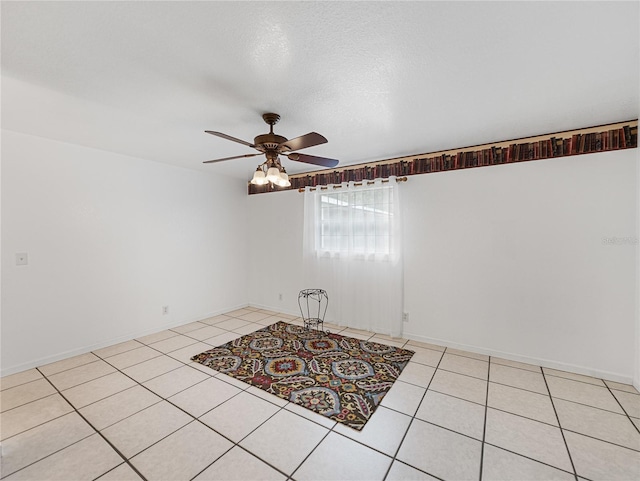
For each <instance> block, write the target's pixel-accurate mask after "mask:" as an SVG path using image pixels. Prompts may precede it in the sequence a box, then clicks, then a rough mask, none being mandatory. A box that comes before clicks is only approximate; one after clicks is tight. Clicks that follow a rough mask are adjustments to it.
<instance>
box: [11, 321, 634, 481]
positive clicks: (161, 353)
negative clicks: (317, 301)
mask: <svg viewBox="0 0 640 481" xmlns="http://www.w3.org/2000/svg"><path fill="white" fill-rule="evenodd" d="M243 321H246V320H243ZM220 322H224V321H220ZM246 322H252V321H246ZM285 322H290V320H285ZM202 324H204V327H206V326H215V325H209V324H206V323H202ZM258 324H259V323H258ZM262 327H267V326H262ZM219 329H223V330H225V331H227V333H232V334H237V335H239V336H240V337H241V336H242V335H243V334H239V333H236V332H234V331H229V330H226V329H224V328H219ZM161 332H162V331H161ZM171 332H175V333H176V335H182V336H184V337H188V338H190V339H195V338H192V337H190V336H188V333H186V334H182V333H178V332H176V331H171ZM221 335H222V334H221ZM214 337H215V336H214ZM372 337H373V336H372ZM370 339H371V338H369V339H368V340H370ZM195 340H196V341H198V342H202V343H205V341H203V340H199V339H195ZM384 341H385V340H380V341H378V340H376V341H374V342H380V343H384ZM136 342H138V343H140V346H139V347H134V348H132V349H130V350H129V351H132V350H134V349H139V348H140V347H142V346H147V347H151V346H150V345H149V344H144V343H142V342H140V341H137V340H136ZM156 342H161V341H156ZM408 342H409V341H408V340H406V341H405V343H404V344H403V347H402V348H410V347H421V346H411V345H408V347H406V346H407V344H408ZM193 344H196V343H195V342H194V343H193ZM193 344H189V345H188V346H184V347H189V346H191V345H193ZM213 347H215V346H213ZM151 348H152V349H154V350H156V351H157V352H160V355H164V356H167V357H169V358H171V359H174V360H177V361H178V362H180V363H182V364H183V365H184V366H188V365H189V364H190V363H185V362H184V361H182V360H180V359H176V358H173V357H171V356H170V353H164V352H161V351H159V350H157V349H155V348H153V347H151ZM180 349H183V348H179V349H176V350H174V351H177V350H180ZM424 349H429V348H424ZM432 350H433V351H435V352H441V353H442V355H441V356H440V361H441V360H442V358H443V357H444V354H445V352H446V348H445V351H437V350H434V349H432ZM129 351H124V352H122V353H118V354H124V353H126V352H129ZM174 351H171V352H174ZM92 354H94V355H95V353H93V352H92ZM118 354H115V355H113V356H117V355H118ZM450 354H452V355H456V356H459V357H465V358H468V359H474V360H478V359H476V358H473V357H467V356H460V355H458V354H455V353H450ZM113 356H109V357H113ZM96 357H97V359H96V360H94V361H90V362H88V363H86V364H81V365H80V366H74V367H73V368H69V369H67V370H64V371H60V372H57V373H54V374H52V376H54V375H55V374H59V373H62V372H66V371H68V370H71V369H75V368H78V367H82V366H86V365H88V364H91V363H93V362H97V361H98V360H103V361H105V362H107V363H108V364H110V363H109V362H108V361H106V359H108V358H100V357H99V356H97V355H96ZM157 357H159V356H157ZM157 357H156V358H157ZM156 358H152V359H147V360H145V361H141V363H142V362H146V361H151V360H153V359H156ZM480 361H482V360H480ZM490 361H491V358H489V362H490ZM137 364H140V363H136V364H134V365H137ZM417 364H421V363H417ZM495 364H499V363H495ZM110 365H111V364H110ZM134 365H132V366H134ZM439 365H440V362H439V363H438V366H439ZM112 366H113V365H112ZM132 366H127V368H128V367H132ZM426 366H428V365H426ZM438 366H436V368H435V371H434V374H433V375H432V377H431V379H430V381H429V385H430V384H431V381H432V380H433V377H434V376H435V374H436V372H437V370H438ZM113 367H114V368H115V366H113ZM428 367H432V366H428ZM504 367H510V368H512V369H521V370H525V371H530V370H528V369H522V368H519V367H515V366H508V365H506V366H504ZM36 369H38V368H36ZM115 369H116V371H117V372H121V373H122V374H124V375H125V376H127V377H129V378H131V377H130V376H128V375H127V374H125V373H124V372H122V371H121V370H120V369H119V368H115ZM125 369H126V368H125ZM176 369H179V368H176ZM539 369H541V367H540V368H539ZM443 371H445V369H443ZM38 372H39V373H40V374H41V375H42V372H41V371H39V369H38ZM168 372H171V371H168ZM450 372H454V373H456V374H460V375H465V376H467V377H471V378H475V377H474V376H468V375H466V374H463V373H458V372H455V371H450ZM530 372H533V371H530ZM109 374H113V373H109ZM109 374H107V375H109ZM163 374H166V373H163ZM218 374H220V373H219V372H218V373H217V374H215V375H214V376H209V378H212V377H217V376H218ZM107 375H105V376H107ZM161 375H162V374H160V375H158V376H161ZM549 375H550V376H552V377H556V378H562V379H566V380H569V381H574V382H581V383H583V384H589V385H592V386H596V387H603V386H599V385H595V384H592V383H586V382H584V381H579V380H575V379H570V378H563V377H562V376H555V375H553V374H549ZM158 376H155V377H158ZM101 377H104V376H99V377H98V378H95V379H99V378H101ZM43 378H44V379H47V381H48V382H49V383H50V384H52V382H51V381H50V380H49V378H48V377H47V376H43ZM543 378H544V373H543ZM95 379H92V380H95ZM131 379H132V380H133V381H134V382H135V383H136V385H140V386H143V385H142V383H139V382H138V381H136V380H135V379H133V378H131ZM151 379H153V378H151ZM475 379H479V378H475ZM38 380H40V379H35V380H33V381H28V382H27V383H22V384H19V385H17V386H13V387H19V386H21V385H25V384H28V383H30V382H34V381H38ZM92 380H89V381H86V382H85V383H88V382H91V381H92ZM205 380H206V379H205ZM205 380H203V381H199V382H198V383H196V384H194V385H197V384H199V383H201V382H204V381H205ZM219 380H220V381H222V382H226V381H224V380H223V379H221V378H220V379H219ZM147 381H148V380H147ZM145 382H146V381H145ZM403 382H404V381H403ZM489 382H492V381H489ZM85 383H81V384H79V385H82V384H85ZM227 384H230V385H232V386H234V387H237V386H235V385H233V384H231V383H227ZM407 384H410V385H414V384H412V383H407ZM79 385H77V386H79ZM545 385H546V387H547V391H549V387H548V384H547V382H546V378H545ZM507 386H509V385H507ZM53 387H54V389H56V391H57V392H58V393H59V394H60V395H61V396H62V397H63V399H65V401H67V402H68V400H67V399H66V398H65V397H64V395H62V393H61V392H60V391H59V390H58V388H57V387H55V385H54V386H53ZM73 387H76V386H72V387H71V388H68V389H72V388H73ZM132 387H134V386H132ZM132 387H131V388H132ZM143 387H144V388H145V389H147V390H149V391H150V392H152V393H153V394H154V395H157V394H156V393H155V392H153V391H151V390H150V389H149V388H147V387H146V386H143ZM190 387H193V385H192V386H189V387H187V388H185V389H184V390H186V389H189V388H190ZM419 387H421V388H422V386H419ZM509 387H512V388H515V389H521V388H518V387H516V386H509ZM604 387H607V389H608V390H609V391H610V393H611V394H612V395H614V394H613V392H611V388H610V387H609V386H608V385H607V384H606V383H605V386H604ZM488 388H489V385H488V383H487V397H488ZM8 389H13V388H8ZM8 389H7V390H8ZM129 389H130V388H129ZM428 389H429V388H428V387H427V389H426V390H425V393H424V394H423V396H422V399H421V401H420V403H419V404H418V407H419V406H420V404H421V403H422V402H423V401H424V397H425V396H426V393H427V392H428ZM184 390H182V391H184ZM523 390H524V389H523ZM124 391H126V389H125V390H124ZM182 391H179V392H182ZM244 391H246V389H245V390H244ZM525 391H528V390H525ZM616 391H617V390H616ZM120 392H123V391H119V393H120ZM240 392H243V390H241V391H240ZM240 392H238V393H237V394H235V395H234V396H232V397H235V396H237V395H238V394H240ZM528 392H529V391H528ZM530 392H533V393H535V391H530ZM621 392H624V391H621ZM54 394H55V393H54ZM115 394H118V393H114V394H113V395H115ZM176 394H178V393H176ZM249 394H252V395H254V394H253V393H249ZM443 394H445V395H448V394H446V393H443ZM536 394H540V393H536ZM631 394H634V393H631ZM52 395H53V394H52ZM113 395H111V396H113ZM174 395H175V394H174ZM541 395H542V394H541ZM111 396H107V398H108V397H111ZM254 396H255V395H254ZM46 397H49V396H45V397H44V398H46ZM159 397H160V399H161V400H165V401H167V402H168V403H170V404H172V405H174V404H173V403H172V402H171V401H168V399H166V398H163V397H162V396H159ZM256 397H258V398H259V396H256ZM453 397H455V396H453ZM549 397H551V395H550V392H549ZM614 397H615V395H614ZM40 399H43V398H40ZM103 399H106V398H103ZM35 401H37V400H34V401H31V402H35ZM99 401H100V400H99ZM99 401H96V402H99ZM265 401H266V400H265ZM467 401H468V400H467ZM568 401H569V402H574V401H570V400H568ZM616 401H617V402H618V404H620V401H619V400H618V399H617V398H616ZM224 402H226V401H224ZM266 402H268V401H266ZM468 402H472V401H468ZM26 404H29V403H25V404H23V405H21V406H24V405H26ZM69 404H71V403H69ZM91 404H93V403H91ZM221 404H222V403H221ZM552 404H553V401H552ZM576 404H581V403H576ZM71 406H72V407H73V405H71ZM174 406H175V407H176V408H178V409H180V410H182V411H183V412H185V413H186V414H188V415H189V416H191V417H192V418H193V419H194V420H196V421H199V422H200V423H201V424H204V423H202V421H200V420H199V419H198V418H196V417H195V416H193V415H191V414H189V413H187V412H186V411H184V410H183V409H181V408H180V407H179V406H176V405H174ZM286 406H287V404H285V406H282V407H280V409H278V411H276V412H275V413H274V414H273V415H272V416H275V415H276V414H277V413H278V412H280V411H281V410H283V409H285V407H286ZM585 406H589V405H585ZM620 406H621V407H622V405H621V404H620ZM17 407H19V406H17ZM85 407H86V406H85ZM216 407H218V406H216ZM385 407H386V406H385ZM589 407H592V408H595V409H600V408H597V407H595V406H589ZM386 408H387V409H390V410H393V409H392V408H388V407H386ZM73 409H74V411H76V412H77V413H78V414H79V415H80V416H81V417H82V418H83V419H84V420H85V421H86V419H85V418H84V416H82V415H81V414H80V413H79V412H78V410H77V409H75V407H73ZM145 409H146V408H145ZM213 409H215V407H214V408H212V409H211V410H213ZM487 409H488V406H487V404H486V403H485V430H486V412H487ZM622 409H623V412H624V414H625V415H626V417H627V418H629V420H630V422H632V424H633V425H634V427H636V429H638V428H637V426H635V424H634V423H633V421H632V420H631V419H630V416H629V415H628V413H627V412H626V410H625V409H624V408H622ZM211 410H209V411H208V412H210V411H211ZM285 410H286V409H285ZM287 411H288V412H291V413H292V414H296V415H298V416H300V417H302V418H303V419H306V420H308V421H311V422H315V421H312V420H310V419H308V418H305V416H302V415H300V414H298V413H295V412H292V411H289V410H287ZM393 411H395V410H393ZM604 411H607V410H604ZM396 412H400V411H396ZM505 412H508V411H505ZM554 412H555V405H554ZM607 412H611V411H607ZM400 413H401V412H400ZM416 413H417V409H416ZM67 414H70V413H67ZM401 414H403V415H406V413H401ZM511 414H514V413H511ZM555 414H556V418H557V417H558V415H557V412H555ZM615 414H619V413H615ZM65 415H66V414H65ZM619 415H620V414H619ZM63 416H64V415H63ZM518 416H519V415H518ZM522 417H525V418H526V416H522ZM55 419H57V418H55ZM268 419H270V418H268ZM268 419H267V420H265V421H264V422H263V423H262V424H260V425H258V426H257V427H256V428H255V429H254V430H253V431H251V433H252V432H254V431H255V430H256V429H258V428H259V427H261V426H262V425H264V423H266V422H267V421H268ZM414 419H416V416H415V413H414V415H413V416H412V417H411V421H410V423H409V425H408V427H407V431H406V432H405V434H404V436H403V438H402V440H401V441H400V445H399V447H398V449H397V450H396V456H397V454H398V452H399V450H400V447H401V445H402V443H403V442H404V439H405V437H406V435H407V433H408V430H409V428H410V427H411V423H412V422H413V420H414ZM527 419H531V418H527ZM50 421H51V420H49V421H47V422H50ZM534 421H537V420H534ZM86 422H87V423H88V421H86ZM425 422H427V423H428V421H425ZM537 422H541V421H537ZM558 422H559V419H558ZM42 424H46V423H42ZM42 424H40V425H42ZM88 424H89V425H90V426H91V427H92V428H93V429H94V430H95V431H96V432H98V433H99V431H98V430H96V429H95V427H94V426H93V425H91V424H90V423H88ZM188 424H190V423H187V425H188ZM316 424H319V423H316ZM429 424H434V423H429ZM40 425H39V426H40ZM434 425H435V424H434ZM185 426H186V425H185ZM205 426H206V425H205ZM336 426H337V424H334V425H333V427H332V428H330V429H329V432H328V433H327V434H326V435H325V436H324V437H323V438H322V440H321V441H320V442H319V443H318V445H316V447H315V448H314V449H313V450H312V451H311V452H310V453H309V455H308V456H310V455H311V454H312V453H313V451H314V450H315V449H316V448H317V447H318V446H319V444H320V443H322V441H323V440H324V439H325V438H326V436H328V435H329V434H330V433H331V432H336V434H339V435H342V436H344V437H346V438H347V439H349V440H350V441H354V442H356V443H358V444H361V445H363V446H366V447H368V448H370V449H374V450H375V451H376V452H380V453H381V454H385V453H382V452H381V451H378V450H377V449H375V448H371V447H370V446H368V445H366V444H364V443H361V442H359V441H357V440H354V439H352V438H349V437H348V436H345V435H343V434H341V433H339V432H337V431H334V428H335V427H336ZM436 426H437V425H436ZM35 427H37V426H34V428H35ZM183 427H184V426H183ZM206 427H207V428H208V429H212V428H210V427H209V426H206ZM323 427H324V426H323ZM325 428H326V427H325ZM30 429H33V428H30ZM180 429H181V428H180ZM444 429H446V428H444ZM212 430H213V431H214V432H216V433H217V431H216V430H215V429H212ZM560 430H561V432H562V428H561V427H560ZM27 431H28V430H27ZM450 431H452V432H455V431H453V430H450ZM568 431H570V430H568ZM23 432H25V431H23ZM251 433H249V434H251ZM18 434H20V433H18ZM172 434H173V433H172ZM219 434H220V433H219ZM249 434H248V435H247V436H249ZM458 434H461V433H458ZM221 435H222V434H221ZM168 436H170V435H168ZM168 436H165V438H166V437H168ZM222 436H223V437H225V438H226V436H224V435H222ZM247 436H245V438H246V437H247ZM585 436H586V435H585ZM12 437H13V436H12ZM588 437H591V436H588ZM165 438H162V439H165ZM245 438H243V439H245ZM83 439H84V438H83ZM226 439H228V438H226ZM472 439H475V438H472ZM563 439H564V434H563ZM593 439H598V438H593ZM600 441H604V440H600ZM158 442H159V441H158ZM231 442H232V443H233V441H231ZM604 442H607V441H604ZM484 443H485V442H484V432H483V448H482V449H484ZM72 444H75V443H72ZM109 444H110V443H109ZM154 444H155V443H154ZM233 444H234V446H236V445H237V446H238V447H240V448H241V449H243V450H244V451H246V452H248V453H249V454H251V455H252V456H255V457H256V458H258V459H261V458H260V457H258V456H256V455H255V454H253V453H251V452H250V451H248V450H247V449H246V448H244V447H243V446H240V445H239V442H238V443H233ZM487 444H490V443H487ZM610 444H614V445H616V446H619V445H617V444H615V443H610ZM490 445H491V444H490ZM565 446H566V447H567V451H568V445H567V443H566V439H565ZM67 447H68V446H67ZM621 447H624V446H621ZM498 448H499V449H503V450H505V451H508V450H507V449H504V448H500V447H498ZM63 449H65V448H63ZM145 449H148V448H145ZM230 449H232V448H230ZM116 451H117V450H116ZM143 451H144V450H143ZM117 452H118V451H117ZM141 452H142V451H141ZM227 452H228V450H227V451H225V453H223V454H222V455H221V456H220V457H218V458H217V459H216V460H215V461H214V463H215V462H216V461H217V460H219V459H220V458H221V457H222V456H224V455H225V454H226V453H227ZM568 452H569V451H568ZM118 454H120V453H119V452H118ZM138 454H140V453H138ZM515 454H517V455H519V454H518V453H515ZM385 455H386V454H385ZM121 456H122V454H121ZM136 456H137V454H136ZM308 456H307V458H308ZM387 456H388V455H387ZM519 456H522V455H519ZM523 457H525V458H526V457H527V456H523ZM569 457H570V459H571V455H570V453H569ZM307 458H305V460H303V462H302V463H304V462H306V459H307ZM529 459H532V458H529ZM261 460H262V459H261ZM126 461H127V460H126V458H125V462H126ZM394 461H396V457H395V456H394V457H393V458H392V462H391V465H390V466H389V468H388V469H387V473H386V475H385V478H386V477H387V476H388V474H389V471H390V469H391V466H392V465H393V462H394ZM397 461H398V462H400V463H402V464H405V465H408V464H407V463H405V462H403V461H400V460H397ZM534 461H536V462H538V463H541V462H540V461H538V460H534ZM36 462H37V461H36ZM263 462H264V461H263ZM571 462H572V467H573V468H574V473H573V474H574V475H576V476H577V473H575V466H574V465H573V461H572V460H571ZM302 463H301V464H300V466H301V465H302ZM32 464H33V463H32ZM127 464H129V463H128V462H127ZM211 464H213V463H211ZM265 464H267V465H268V466H271V465H270V464H269V463H266V462H265ZM542 464H546V463H542ZM118 466H121V465H118ZM118 466H116V467H118ZM300 466H298V467H297V468H296V470H294V472H296V471H297V470H298V469H299V468H300ZM408 466H410V465H408ZM116 467H114V468H112V469H115V468H116ZM271 467H273V466H271ZM412 467H413V466H412ZM273 468H274V469H276V470H277V471H278V472H280V473H282V474H284V473H283V472H282V471H280V470H279V469H277V468H275V467H273ZM21 469H22V468H21ZM205 469H208V468H205ZM414 469H417V468H415V467H414ZM556 469H558V468H556ZM110 471H111V470H110ZM203 471H204V470H203ZM419 471H422V470H419ZM136 472H137V471H136ZM422 472H424V471H422ZM104 474H105V473H103V474H102V475H104ZM199 474H200V473H199ZM199 474H198V475H199ZM427 474H428V473H427ZM481 474H482V457H481ZM102 475H101V476H102ZM196 476H197V475H196ZM292 476H293V474H291V475H290V476H287V477H288V478H291V477H292Z"/></svg>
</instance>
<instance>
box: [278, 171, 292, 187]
mask: <svg viewBox="0 0 640 481" xmlns="http://www.w3.org/2000/svg"><path fill="white" fill-rule="evenodd" d="M277 184H278V185H279V186H280V187H291V182H290V181H289V175H288V174H287V171H286V170H284V167H283V168H282V171H280V179H279V181H278V182H277Z"/></svg>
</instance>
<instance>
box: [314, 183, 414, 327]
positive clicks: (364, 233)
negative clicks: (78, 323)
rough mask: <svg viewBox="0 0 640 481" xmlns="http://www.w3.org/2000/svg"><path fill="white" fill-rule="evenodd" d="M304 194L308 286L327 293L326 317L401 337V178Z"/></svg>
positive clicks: (329, 319) (347, 324)
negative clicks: (399, 187) (398, 180)
mask: <svg viewBox="0 0 640 481" xmlns="http://www.w3.org/2000/svg"><path fill="white" fill-rule="evenodd" d="M304 195H305V198H304V235H303V242H304V248H303V252H304V265H303V269H304V279H305V286H304V288H319V289H324V290H326V291H327V293H328V295H329V307H328V310H327V315H326V318H325V320H326V321H328V322H332V323H335V324H338V325H341V326H348V327H353V328H356V329H364V330H368V331H374V332H378V333H382V334H387V335H391V336H395V337H399V336H400V335H401V334H402V305H403V263H402V223H401V215H400V212H401V211H400V195H399V189H398V185H397V183H396V181H395V178H394V177H392V178H391V179H389V182H385V183H382V182H381V181H380V180H378V181H376V182H375V183H374V184H372V185H367V186H359V187H355V186H353V183H350V184H346V183H345V184H342V187H341V188H340V189H334V188H333V187H332V186H329V188H328V189H326V190H321V189H320V188H318V189H316V190H314V191H310V189H309V188H308V187H307V189H306V191H305V194H304Z"/></svg>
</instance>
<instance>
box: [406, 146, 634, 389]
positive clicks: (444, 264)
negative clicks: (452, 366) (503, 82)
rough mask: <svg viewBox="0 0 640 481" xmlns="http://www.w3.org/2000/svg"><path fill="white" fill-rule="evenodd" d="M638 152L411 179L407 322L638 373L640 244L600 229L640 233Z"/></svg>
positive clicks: (479, 346)
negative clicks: (639, 259)
mask: <svg viewBox="0 0 640 481" xmlns="http://www.w3.org/2000/svg"><path fill="white" fill-rule="evenodd" d="M636 158H637V150H636V149H634V150H627V151H619V152H610V153H601V154H592V155H583V156H577V157H567V158H562V159H554V160H546V161H537V162H528V163H521V164H516V165H507V166H496V167H490V168H484V169H482V168H481V169H472V170H466V171H459V172H447V173H441V174H434V175H425V176H420V177H418V178H415V181H414V179H413V178H412V179H411V181H410V182H408V183H407V185H406V189H405V191H404V192H405V193H406V196H405V200H406V201H407V202H406V203H405V207H406V209H407V210H406V213H407V216H406V218H407V220H408V222H407V223H406V225H405V232H406V238H407V243H406V245H405V246H406V248H405V259H406V265H405V289H406V291H405V309H406V310H407V311H408V312H409V314H410V319H411V321H410V323H409V324H408V325H407V326H406V331H405V332H406V333H407V334H408V335H412V336H415V337H423V338H425V339H430V340H434V341H436V342H438V341H442V342H444V343H448V344H451V345H458V346H460V347H463V348H464V347H470V348H474V349H475V350H480V351H485V352H487V353H492V354H497V355H501V354H502V355H504V354H506V355H510V357H512V358H514V357H516V358H519V359H521V360H525V361H526V360H530V361H537V362H541V363H543V364H546V365H552V366H553V365H556V366H557V367H561V368H565V369H572V370H580V371H581V372H584V373H587V374H595V375H600V376H607V377H609V378H611V377H616V376H622V377H624V380H626V381H627V382H629V381H631V378H632V376H633V365H634V350H635V346H634V320H633V319H634V311H635V286H636V280H635V266H634V264H635V246H633V245H630V244H625V245H610V244H605V243H603V239H605V238H612V237H618V238H620V237H631V236H634V235H635V231H636V212H635V210H636V209H635V197H636V188H637V185H636V180H635V179H636V165H637V162H636ZM416 321H417V322H416ZM618 378H619V377H618Z"/></svg>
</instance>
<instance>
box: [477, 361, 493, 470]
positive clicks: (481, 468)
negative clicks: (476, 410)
mask: <svg viewBox="0 0 640 481" xmlns="http://www.w3.org/2000/svg"><path fill="white" fill-rule="evenodd" d="M490 372H491V356H489V362H488V363H487V391H486V394H485V398H484V423H483V426H482V444H481V445H480V474H479V478H478V479H479V481H482V470H483V465H484V445H485V439H486V435H487V414H488V411H489V376H490V374H489V373H490Z"/></svg>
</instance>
